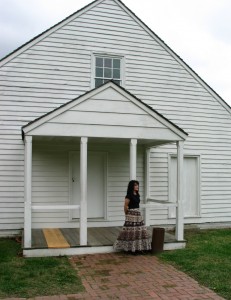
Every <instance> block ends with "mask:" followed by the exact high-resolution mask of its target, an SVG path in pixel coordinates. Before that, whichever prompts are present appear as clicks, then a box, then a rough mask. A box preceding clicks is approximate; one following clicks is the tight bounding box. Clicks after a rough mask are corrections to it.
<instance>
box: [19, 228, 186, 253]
mask: <svg viewBox="0 0 231 300" xmlns="http://www.w3.org/2000/svg"><path fill="white" fill-rule="evenodd" d="M121 228H122V227H94V228H88V231H87V238H88V244H87V246H80V242H79V228H59V229H32V246H31V248H24V249H23V254H24V256H27V257H38V256H59V255H78V254H79V255H80V254H93V253H105V252H114V250H113V244H114V242H115V240H116V238H117V237H118V234H119V231H120V230H121ZM148 231H149V232H150V235H152V227H148ZM185 244H186V243H185V241H181V242H178V241H176V239H175V236H174V235H172V234H170V233H168V232H165V237H164V250H172V249H179V248H184V247H185Z"/></svg>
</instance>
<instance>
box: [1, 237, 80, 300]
mask: <svg viewBox="0 0 231 300" xmlns="http://www.w3.org/2000/svg"><path fill="white" fill-rule="evenodd" d="M20 252H21V245H20V244H18V243H17V242H16V241H15V240H13V239H3V238H2V239H0V298H6V297H34V296H45V295H59V294H72V293H78V292H80V291H83V290H84V288H83V286H82V283H81V280H80V278H79V277H78V276H77V273H76V270H74V269H73V268H72V267H71V265H70V263H69V261H68V258H67V257H46V258H26V259H25V258H23V257H21V256H20V255H18V253H20Z"/></svg>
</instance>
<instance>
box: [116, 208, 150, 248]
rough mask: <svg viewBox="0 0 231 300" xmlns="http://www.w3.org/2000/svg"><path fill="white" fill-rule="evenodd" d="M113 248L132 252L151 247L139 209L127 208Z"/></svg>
mask: <svg viewBox="0 0 231 300" xmlns="http://www.w3.org/2000/svg"><path fill="white" fill-rule="evenodd" d="M114 249H115V250H123V251H132V252H135V251H145V250H150V249H151V238H150V235H149V233H148V231H147V227H146V226H145V225H144V221H143V218H142V216H141V213H140V211H139V209H129V210H128V213H127V214H126V217H125V223H124V226H123V228H122V230H121V231H120V233H119V236H118V238H117V240H116V242H115V243H114Z"/></svg>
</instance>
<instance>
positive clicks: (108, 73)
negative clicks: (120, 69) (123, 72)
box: [104, 68, 112, 78]
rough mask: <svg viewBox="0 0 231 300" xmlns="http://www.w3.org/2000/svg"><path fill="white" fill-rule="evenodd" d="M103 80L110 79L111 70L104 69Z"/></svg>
mask: <svg viewBox="0 0 231 300" xmlns="http://www.w3.org/2000/svg"><path fill="white" fill-rule="evenodd" d="M104 78H112V69H108V68H105V69H104Z"/></svg>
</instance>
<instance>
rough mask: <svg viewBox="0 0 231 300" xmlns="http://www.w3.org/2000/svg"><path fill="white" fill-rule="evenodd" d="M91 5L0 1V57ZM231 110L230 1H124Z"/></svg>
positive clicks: (63, 0)
mask: <svg viewBox="0 0 231 300" xmlns="http://www.w3.org/2000/svg"><path fill="white" fill-rule="evenodd" d="M90 2H92V1H90V0H0V58H2V57H4V56H5V55H7V54H8V53H9V52H11V51H13V50H15V49H16V48H17V47H19V46H21V45H22V44H23V43H25V42H27V41H28V40H29V39H31V38H33V37H34V36H36V35H37V34H39V33H41V32H42V31H44V30H46V29H47V28H49V27H51V26H53V25H54V24H56V23H58V22H59V21H61V20H62V19H64V18H66V17H67V16H69V15H70V14H72V13H73V12H75V11H77V10H79V9H80V8H82V7H83V6H85V5H87V4H89V3H90ZM123 2H124V4H125V5H126V6H128V7H129V8H130V9H131V10H132V11H133V12H134V13H135V14H136V15H137V16H138V17H139V18H140V19H141V20H142V21H143V22H144V23H145V24H146V25H148V26H149V27H150V28H151V29H152V30H153V31H154V32H155V33H156V34H157V35H158V36H159V37H160V38H161V39H162V40H164V42H165V43H166V44H167V45H168V46H170V47H171V48H172V49H173V50H174V51H175V52H176V53H177V54H178V55H179V56H180V57H181V58H182V59H183V60H184V61H185V62H186V63H187V64H188V65H189V66H190V67H191V68H192V69H193V70H194V71H195V72H197V73H198V74H199V75H200V76H201V77H202V79H204V81H206V82H207V83H208V84H209V85H210V86H211V87H212V88H213V89H214V90H215V91H216V92H217V93H218V94H219V95H220V96H221V97H222V98H223V99H224V100H225V101H226V102H227V103H228V104H229V105H230V106H231V1H230V0H123Z"/></svg>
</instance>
